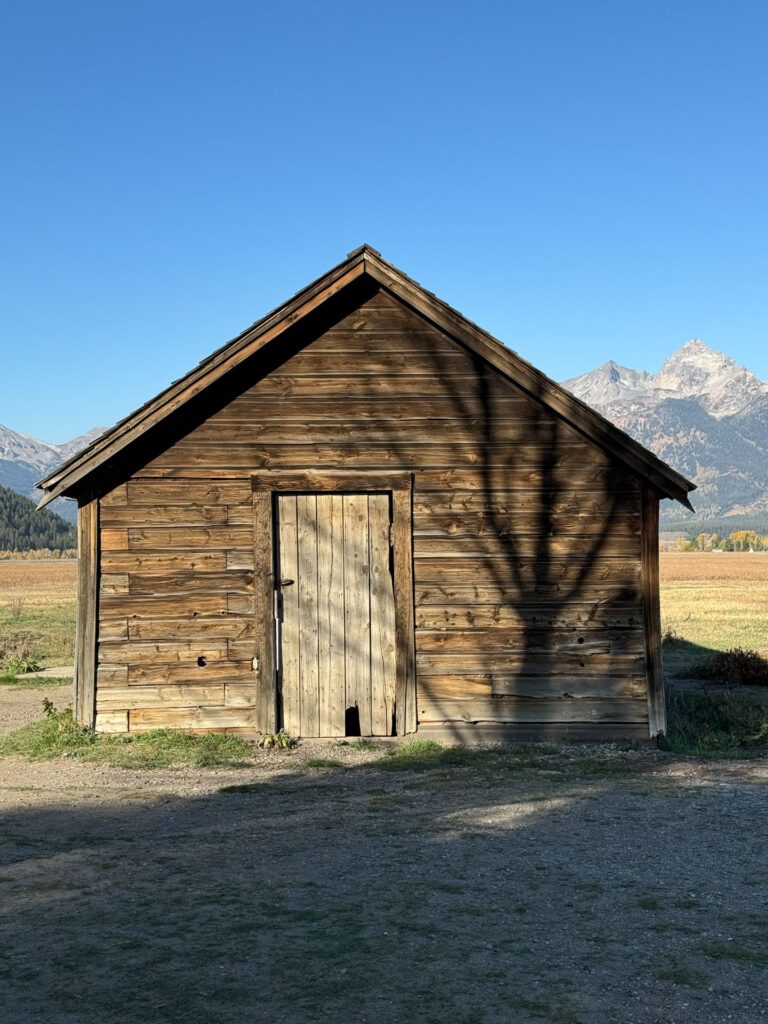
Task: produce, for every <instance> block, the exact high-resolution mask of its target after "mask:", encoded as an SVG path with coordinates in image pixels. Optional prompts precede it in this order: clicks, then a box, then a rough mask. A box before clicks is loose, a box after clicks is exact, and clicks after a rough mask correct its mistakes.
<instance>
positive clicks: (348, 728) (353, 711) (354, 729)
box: [344, 706, 360, 736]
mask: <svg viewBox="0 0 768 1024" xmlns="http://www.w3.org/2000/svg"><path fill="white" fill-rule="evenodd" d="M344 735H345V736H359V735H360V709H359V708H358V707H357V706H355V707H351V708H347V710H346V711H345V712H344Z"/></svg>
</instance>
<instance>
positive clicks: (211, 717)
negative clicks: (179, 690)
mask: <svg viewBox="0 0 768 1024" xmlns="http://www.w3.org/2000/svg"><path fill="white" fill-rule="evenodd" d="M255 722H256V712H255V711H254V710H253V709H252V708H232V707H221V708H214V707H210V708H209V707H206V708H169V707H163V708H139V709H137V710H135V711H129V712H128V726H129V729H130V731H131V732H144V731H146V730H148V729H205V730H206V731H207V730H208V729H210V728H232V727H233V726H237V727H239V728H254V729H255Z"/></svg>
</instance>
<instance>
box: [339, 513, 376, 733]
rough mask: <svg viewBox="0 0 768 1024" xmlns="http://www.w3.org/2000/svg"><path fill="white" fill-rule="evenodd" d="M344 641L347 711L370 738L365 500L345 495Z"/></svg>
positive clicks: (369, 633) (368, 569) (369, 661)
mask: <svg viewBox="0 0 768 1024" xmlns="http://www.w3.org/2000/svg"><path fill="white" fill-rule="evenodd" d="M343 500H344V593H345V609H344V639H345V652H344V655H345V657H344V661H345V675H346V680H347V707H348V708H349V707H357V709H358V712H359V715H360V731H361V733H362V735H363V736H370V735H371V646H370V645H371V624H370V623H371V619H370V597H369V572H370V568H369V564H368V497H367V495H365V494H345V495H344V499H343Z"/></svg>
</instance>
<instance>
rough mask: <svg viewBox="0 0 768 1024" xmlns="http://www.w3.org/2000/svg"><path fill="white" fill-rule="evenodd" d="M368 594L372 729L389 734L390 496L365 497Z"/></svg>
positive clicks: (391, 676)
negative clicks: (368, 570) (366, 501)
mask: <svg viewBox="0 0 768 1024" xmlns="http://www.w3.org/2000/svg"><path fill="white" fill-rule="evenodd" d="M368 513H369V514H368V523H369V552H370V566H371V570H370V594H371V728H372V732H373V735H374V736H389V735H390V734H391V733H392V715H393V713H394V710H395V592H394V587H393V580H392V574H391V572H390V558H389V551H390V545H389V529H390V515H389V495H388V494H370V495H369V496H368Z"/></svg>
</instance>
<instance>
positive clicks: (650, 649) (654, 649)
mask: <svg viewBox="0 0 768 1024" xmlns="http://www.w3.org/2000/svg"><path fill="white" fill-rule="evenodd" d="M642 501H643V508H642V519H641V523H642V525H641V564H642V593H643V621H644V623H645V678H646V689H647V693H648V726H649V729H650V734H651V736H659V735H660V734H661V733H665V732H666V731H667V709H666V704H665V701H664V670H663V666H662V661H661V609H660V606H659V495H658V493H657V492H656V491H655V490H654V489H653V488H652V487H648V486H647V485H644V486H643V498H642Z"/></svg>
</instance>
